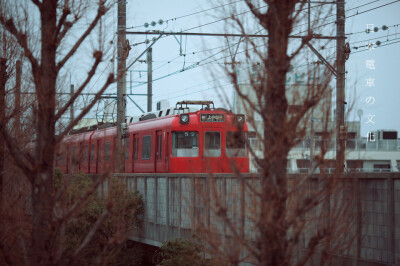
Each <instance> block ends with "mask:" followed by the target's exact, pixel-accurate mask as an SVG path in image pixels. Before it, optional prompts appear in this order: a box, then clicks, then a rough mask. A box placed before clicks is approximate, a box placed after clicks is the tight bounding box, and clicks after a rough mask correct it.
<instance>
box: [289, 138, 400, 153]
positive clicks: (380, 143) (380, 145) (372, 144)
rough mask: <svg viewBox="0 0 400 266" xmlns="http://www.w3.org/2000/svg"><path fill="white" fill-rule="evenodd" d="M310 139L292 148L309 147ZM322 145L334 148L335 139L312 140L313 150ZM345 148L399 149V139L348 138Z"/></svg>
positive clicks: (368, 149)
mask: <svg viewBox="0 0 400 266" xmlns="http://www.w3.org/2000/svg"><path fill="white" fill-rule="evenodd" d="M310 147H311V140H310V139H308V140H303V141H301V142H300V143H299V144H298V145H296V146H295V147H294V148H293V149H310ZM322 147H324V148H325V150H335V149H336V140H335V139H325V140H319V139H315V140H314V150H321V148H322ZM346 150H363V151H400V141H399V140H396V139H393V140H391V139H390V140H376V141H367V140H366V139H348V140H346Z"/></svg>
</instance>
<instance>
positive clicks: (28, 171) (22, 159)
mask: <svg viewBox="0 0 400 266" xmlns="http://www.w3.org/2000/svg"><path fill="white" fill-rule="evenodd" d="M0 133H1V134H2V135H3V138H4V141H5V143H6V145H7V149H8V152H9V153H10V155H11V157H12V158H13V160H14V162H15V163H16V164H17V165H18V167H19V168H21V170H22V171H23V172H24V174H25V175H26V176H27V178H28V179H29V181H30V182H32V181H33V179H32V178H33V177H32V176H33V173H34V172H35V169H34V164H33V159H32V157H31V156H30V155H29V153H27V152H23V151H22V150H21V149H20V147H19V146H18V145H17V144H16V139H15V138H13V137H12V136H11V135H9V134H8V132H7V131H6V129H5V125H4V124H3V123H0Z"/></svg>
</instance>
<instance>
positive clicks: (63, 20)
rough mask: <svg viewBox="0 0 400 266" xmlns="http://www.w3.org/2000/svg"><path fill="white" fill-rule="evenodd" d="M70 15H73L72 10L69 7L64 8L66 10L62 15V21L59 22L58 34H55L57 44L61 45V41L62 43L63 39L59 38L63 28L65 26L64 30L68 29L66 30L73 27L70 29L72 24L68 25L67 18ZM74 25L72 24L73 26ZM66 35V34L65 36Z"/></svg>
mask: <svg viewBox="0 0 400 266" xmlns="http://www.w3.org/2000/svg"><path fill="white" fill-rule="evenodd" d="M69 14H71V9H70V8H69V7H68V6H64V8H63V12H62V15H61V17H60V20H59V21H58V25H57V28H56V32H55V34H54V37H55V40H56V41H57V43H59V41H61V39H62V38H61V39H60V38H59V36H58V35H59V33H60V30H61V27H62V26H64V29H66V28H68V29H69V28H71V26H70V27H68V26H69V25H70V23H67V22H66V19H67V17H68V15H69ZM71 25H72V24H71ZM64 35H65V34H64Z"/></svg>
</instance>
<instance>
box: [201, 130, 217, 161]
mask: <svg viewBox="0 0 400 266" xmlns="http://www.w3.org/2000/svg"><path fill="white" fill-rule="evenodd" d="M204 156H206V157H220V156H221V133H219V132H205V133H204Z"/></svg>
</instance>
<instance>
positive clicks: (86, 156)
mask: <svg viewBox="0 0 400 266" xmlns="http://www.w3.org/2000/svg"><path fill="white" fill-rule="evenodd" d="M88 155H89V145H88V144H86V145H85V163H87V162H88Z"/></svg>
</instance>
